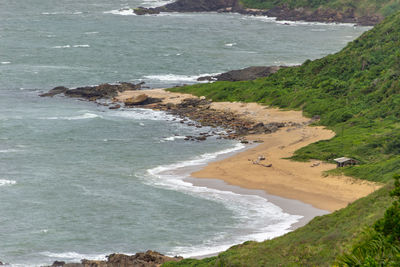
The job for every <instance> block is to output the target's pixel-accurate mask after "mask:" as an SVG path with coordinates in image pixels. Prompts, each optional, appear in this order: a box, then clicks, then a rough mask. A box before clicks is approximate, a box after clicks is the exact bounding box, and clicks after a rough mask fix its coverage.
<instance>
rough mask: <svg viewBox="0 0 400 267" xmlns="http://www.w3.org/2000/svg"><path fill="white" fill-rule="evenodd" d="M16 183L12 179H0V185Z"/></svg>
mask: <svg viewBox="0 0 400 267" xmlns="http://www.w3.org/2000/svg"><path fill="white" fill-rule="evenodd" d="M16 183H17V182H16V181H14V180H7V179H0V186H6V185H14V184H16Z"/></svg>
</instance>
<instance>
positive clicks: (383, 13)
mask: <svg viewBox="0 0 400 267" xmlns="http://www.w3.org/2000/svg"><path fill="white" fill-rule="evenodd" d="M399 10H400V2H399V1H398V0H381V1H372V0H357V1H352V0H329V1H321V0H177V1H175V2H173V3H169V4H166V5H164V6H161V7H156V8H142V7H140V8H136V9H134V11H135V13H136V14H138V15H144V14H157V13H160V12H209V11H217V12H238V13H241V14H250V15H264V16H269V17H276V18H277V19H278V20H295V21H296V20H305V21H320V22H347V23H357V24H360V25H375V24H377V23H378V22H380V21H382V19H383V18H385V17H387V16H389V15H391V14H393V13H395V12H397V11H399Z"/></svg>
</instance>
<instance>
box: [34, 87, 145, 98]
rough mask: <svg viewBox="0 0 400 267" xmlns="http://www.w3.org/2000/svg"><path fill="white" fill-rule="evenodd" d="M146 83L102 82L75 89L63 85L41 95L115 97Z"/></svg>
mask: <svg viewBox="0 0 400 267" xmlns="http://www.w3.org/2000/svg"><path fill="white" fill-rule="evenodd" d="M143 84H144V83H139V84H133V83H120V84H108V83H104V84H100V85H97V86H86V87H78V88H75V89H68V88H66V87H63V86H58V87H55V88H53V89H51V90H50V91H49V92H47V93H44V94H41V95H40V96H42V97H46V96H50V97H53V96H55V95H58V94H64V95H65V96H69V97H77V98H84V99H87V100H90V101H95V100H98V99H103V98H113V97H116V96H117V95H118V93H119V92H123V91H127V90H139V89H141V87H142V85H143Z"/></svg>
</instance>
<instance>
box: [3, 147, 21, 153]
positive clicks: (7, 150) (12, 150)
mask: <svg viewBox="0 0 400 267" xmlns="http://www.w3.org/2000/svg"><path fill="white" fill-rule="evenodd" d="M20 151H21V150H18V149H13V148H11V149H0V153H15V152H20Z"/></svg>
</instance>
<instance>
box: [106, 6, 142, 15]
mask: <svg viewBox="0 0 400 267" xmlns="http://www.w3.org/2000/svg"><path fill="white" fill-rule="evenodd" d="M103 13H104V14H113V15H121V16H136V14H135V12H133V9H132V8H122V9H116V10H110V11H104V12H103Z"/></svg>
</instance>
